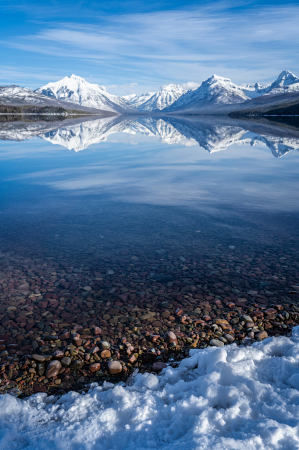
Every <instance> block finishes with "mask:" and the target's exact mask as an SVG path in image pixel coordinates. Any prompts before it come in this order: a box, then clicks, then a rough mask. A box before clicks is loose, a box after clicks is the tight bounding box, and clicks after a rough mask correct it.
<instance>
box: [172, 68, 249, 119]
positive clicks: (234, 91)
mask: <svg viewBox="0 0 299 450" xmlns="http://www.w3.org/2000/svg"><path fill="white" fill-rule="evenodd" d="M246 100H249V97H248V96H247V95H246V94H245V93H244V92H243V89H242V88H241V87H240V86H237V85H236V84H234V83H232V81H231V80H230V79H229V78H223V77H219V76H217V75H213V76H212V77H210V78H208V79H207V80H205V81H203V82H202V84H201V85H200V86H199V88H197V89H195V90H192V91H188V92H186V93H185V94H184V95H182V96H181V97H180V98H179V99H178V100H177V101H175V102H174V103H173V104H172V105H171V106H170V107H168V108H166V109H165V111H169V112H171V111H179V110H191V109H192V108H202V107H205V106H206V105H211V104H213V105H216V106H217V105H225V104H231V103H242V102H245V101H246Z"/></svg>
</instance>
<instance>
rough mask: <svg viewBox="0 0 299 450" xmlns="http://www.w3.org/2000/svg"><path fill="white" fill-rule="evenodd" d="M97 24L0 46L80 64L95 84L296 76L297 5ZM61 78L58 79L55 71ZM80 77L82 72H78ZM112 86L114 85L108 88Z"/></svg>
mask: <svg viewBox="0 0 299 450" xmlns="http://www.w3.org/2000/svg"><path fill="white" fill-rule="evenodd" d="M99 21H100V22H99V25H94V24H89V23H84V24H82V23H81V24H78V23H56V24H53V23H51V24H44V25H43V29H40V30H39V31H38V32H37V33H35V34H34V35H30V36H22V37H17V38H16V39H13V40H10V41H9V42H4V41H2V45H6V46H9V47H13V48H15V49H18V50H22V51H27V52H31V53H37V54H43V55H46V56H47V57H49V59H51V58H52V59H53V58H57V60H59V59H61V58H64V60H66V59H67V60H68V64H69V65H70V66H71V65H72V62H73V61H75V60H77V61H78V60H79V61H80V62H81V63H82V66H83V62H84V67H85V69H84V70H86V64H87V65H88V72H89V73H91V72H92V71H94V72H95V73H96V72H98V74H97V77H98V79H97V81H98V82H99V83H101V84H113V85H116V86H117V85H123V84H124V83H125V84H126V83H130V82H138V83H139V85H140V89H144V85H145V84H147V85H149V87H152V86H155V87H158V86H159V85H161V84H163V83H169V82H176V83H181V84H183V83H187V82H188V80H192V81H193V82H196V83H199V82H201V81H202V80H203V79H205V78H207V77H208V76H210V75H211V74H212V73H217V74H219V75H223V76H227V77H230V78H232V79H233V81H234V82H236V83H243V82H254V81H261V82H267V81H270V80H272V79H273V78H274V77H275V76H277V73H278V72H279V71H281V70H282V69H289V70H293V71H295V72H296V71H298V72H299V62H298V61H299V59H298V53H299V51H298V44H299V34H298V23H299V5H296V4H293V5H289V6H284V7H281V6H271V7H269V6H267V7H258V6H255V8H249V9H247V10H246V13H245V11H244V9H240V10H239V9H230V8H229V4H227V3H215V2H214V3H213V5H212V6H205V7H199V8H196V9H195V8H193V9H189V10H175V11H159V12H152V13H143V14H140V13H139V14H127V15H126V14H124V15H119V16H106V17H102V18H101V19H99ZM61 75H65V73H64V74H61ZM82 75H83V76H84V74H82ZM115 89H117V88H115Z"/></svg>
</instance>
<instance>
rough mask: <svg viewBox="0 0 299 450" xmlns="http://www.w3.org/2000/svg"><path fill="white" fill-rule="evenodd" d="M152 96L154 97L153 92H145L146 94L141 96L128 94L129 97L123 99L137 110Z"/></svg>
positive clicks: (125, 96)
mask: <svg viewBox="0 0 299 450" xmlns="http://www.w3.org/2000/svg"><path fill="white" fill-rule="evenodd" d="M153 95H155V92H147V93H146V94H141V95H136V94H129V95H124V96H123V98H124V99H125V100H127V101H129V102H131V103H132V105H133V106H134V107H135V108H138V106H140V105H142V104H143V103H145V102H147V101H148V100H149V99H150V98H151V97H152V96H153Z"/></svg>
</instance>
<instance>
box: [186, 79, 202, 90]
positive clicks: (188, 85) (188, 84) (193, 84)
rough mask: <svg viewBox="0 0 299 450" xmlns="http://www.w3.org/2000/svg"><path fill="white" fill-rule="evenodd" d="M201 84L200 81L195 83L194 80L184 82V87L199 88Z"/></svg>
mask: <svg viewBox="0 0 299 450" xmlns="http://www.w3.org/2000/svg"><path fill="white" fill-rule="evenodd" d="M199 86H200V84H199V83H194V81H188V82H187V83H183V84H182V87H183V88H184V89H188V90H189V89H192V90H193V89H197V88H198V87H199Z"/></svg>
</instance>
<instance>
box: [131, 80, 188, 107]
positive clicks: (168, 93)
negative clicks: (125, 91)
mask: <svg viewBox="0 0 299 450" xmlns="http://www.w3.org/2000/svg"><path fill="white" fill-rule="evenodd" d="M186 92H187V91H186V89H183V88H182V87H181V86H179V85H178V84H169V85H168V86H165V87H163V88H161V89H160V90H159V91H158V92H156V94H154V95H153V96H152V97H150V98H149V99H148V100H147V101H146V102H144V103H143V104H141V105H139V106H138V110H139V111H144V112H153V111H162V110H164V109H165V108H167V107H169V106H170V105H172V104H173V103H174V102H175V101H176V100H177V99H178V98H180V97H181V96H182V95H184V94H185V93H186Z"/></svg>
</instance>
